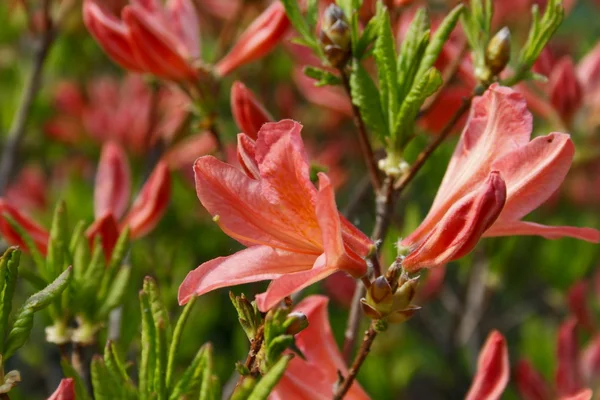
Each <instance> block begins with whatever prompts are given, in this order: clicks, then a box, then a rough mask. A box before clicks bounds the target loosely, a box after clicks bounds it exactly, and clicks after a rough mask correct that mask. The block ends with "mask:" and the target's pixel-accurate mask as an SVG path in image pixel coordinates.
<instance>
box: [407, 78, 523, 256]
mask: <svg viewBox="0 0 600 400" xmlns="http://www.w3.org/2000/svg"><path fill="white" fill-rule="evenodd" d="M531 129H532V116H531V113H530V112H529V111H528V110H527V103H526V102H525V99H524V98H523V96H522V95H521V94H520V93H518V92H516V91H515V90H513V89H510V88H506V87H502V86H498V85H497V84H493V85H492V86H490V88H489V89H488V90H487V91H486V92H485V93H484V95H483V96H481V97H478V98H475V99H474V100H473V105H472V107H471V113H470V115H469V119H468V121H467V125H466V127H465V129H464V131H463V133H462V135H461V138H460V140H459V142H458V144H457V145H456V149H455V150H454V154H453V155H452V159H451V160H450V163H449V164H448V169H447V170H446V174H445V175H444V179H443V180H442V183H441V185H440V188H439V189H438V192H437V195H436V197H435V200H434V201H433V205H432V206H431V209H430V211H429V214H428V215H427V217H426V218H425V220H424V221H423V223H421V225H420V226H419V228H418V229H417V230H415V232H413V233H412V234H411V235H410V236H409V237H408V238H406V239H405V240H404V241H403V244H404V245H414V244H415V243H417V242H419V241H421V240H422V239H423V237H425V236H426V235H427V234H428V233H429V232H430V231H431V230H432V229H433V226H434V225H435V224H436V223H437V222H438V221H439V220H441V218H442V216H443V215H444V214H446V212H447V211H448V209H449V208H450V207H452V205H453V204H455V203H456V202H457V201H459V199H460V198H462V197H464V196H465V195H466V194H467V193H468V192H470V191H471V190H472V188H473V186H474V185H477V184H478V183H479V182H483V181H484V180H485V179H486V177H487V176H488V174H489V173H490V172H491V171H492V170H494V169H495V168H494V167H493V166H492V163H493V162H494V161H495V160H497V159H498V158H499V157H502V156H503V155H504V154H507V153H509V152H511V151H513V150H515V149H518V148H519V147H522V146H525V145H526V144H527V143H528V142H529V137H530V135H531Z"/></svg>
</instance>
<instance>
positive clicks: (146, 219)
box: [122, 161, 171, 239]
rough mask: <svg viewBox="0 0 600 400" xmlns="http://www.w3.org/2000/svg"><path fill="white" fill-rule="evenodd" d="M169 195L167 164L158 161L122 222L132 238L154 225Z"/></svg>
mask: <svg viewBox="0 0 600 400" xmlns="http://www.w3.org/2000/svg"><path fill="white" fill-rule="evenodd" d="M170 196H171V175H170V173H169V169H168V167H167V164H166V163H165V162H164V161H160V162H159V163H158V164H157V165H156V168H154V171H153V172H152V175H150V177H149V178H148V180H147V181H146V183H145V184H144V187H143V188H142V190H141V191H140V194H139V195H138V197H137V198H136V200H135V201H134V203H133V205H132V206H131V209H130V210H129V213H128V214H127V216H126V217H125V219H124V221H123V223H122V227H125V226H129V228H130V229H131V238H132V239H136V238H139V237H142V236H144V235H145V234H147V233H148V232H150V231H151V230H152V229H153V228H154V227H155V226H156V224H157V223H158V221H159V220H160V218H161V217H162V215H163V214H164V212H165V210H166V209H167V205H168V204H169V198H170Z"/></svg>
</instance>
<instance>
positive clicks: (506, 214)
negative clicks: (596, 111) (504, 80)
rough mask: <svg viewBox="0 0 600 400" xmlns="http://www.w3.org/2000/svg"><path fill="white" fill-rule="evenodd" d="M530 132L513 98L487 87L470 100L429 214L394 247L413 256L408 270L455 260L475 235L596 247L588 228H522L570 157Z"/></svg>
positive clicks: (567, 146) (557, 141)
mask: <svg viewBox="0 0 600 400" xmlns="http://www.w3.org/2000/svg"><path fill="white" fill-rule="evenodd" d="M531 129H532V117H531V114H530V113H529V111H528V110H527V108H526V103H525V100H524V98H523V97H522V95H521V94H519V93H518V92H516V91H514V90H512V89H509V88H505V87H500V86H498V85H496V84H494V85H492V86H491V87H490V88H489V89H488V90H487V91H486V93H485V94H484V95H483V96H481V97H479V98H476V99H474V100H473V106H472V109H471V114H470V117H469V120H468V122H467V126H466V127H465V129H464V131H463V133H462V135H461V138H460V140H459V142H458V144H457V146H456V149H455V151H454V154H453V156H452V159H451V161H450V164H449V165H448V169H447V170H446V174H445V175H444V179H443V180H442V183H441V185H440V188H439V190H438V193H437V195H436V197H435V200H434V202H433V205H432V206H431V209H430V211H429V214H428V215H427V217H426V218H425V220H424V221H423V222H422V223H421V225H420V226H419V227H418V228H417V229H416V230H415V231H414V232H413V233H412V234H411V235H409V236H408V237H407V238H406V239H404V240H403V241H402V242H401V245H402V246H405V247H408V248H410V249H412V250H413V251H412V252H411V253H410V254H409V255H408V256H407V257H406V258H405V260H404V264H403V265H404V267H405V268H406V269H407V270H409V271H413V270H416V269H419V268H422V267H427V266H435V265H441V264H444V263H446V262H448V261H451V260H455V259H457V258H459V257H462V256H463V255H465V254H467V253H469V252H470V251H471V250H472V249H473V247H474V246H475V245H476V244H477V241H478V238H479V237H480V236H484V237H489V236H509V235H540V236H543V237H545V238H547V239H557V238H561V237H574V238H578V239H582V240H587V241H590V242H598V241H600V232H598V231H597V230H595V229H591V228H575V227H569V226H546V225H540V224H537V223H533V222H527V221H521V218H522V217H524V216H525V215H527V214H528V213H530V212H531V211H532V210H534V209H535V208H537V207H538V206H539V205H540V204H542V203H543V202H544V201H545V200H546V199H548V197H550V195H552V193H554V192H555V191H556V189H557V188H558V187H559V185H560V183H561V182H562V181H563V180H564V178H565V175H566V174H567V171H568V170H569V167H570V165H571V161H572V159H573V154H574V151H575V150H574V146H573V143H572V141H571V139H570V137H569V135H567V134H564V133H550V134H549V135H546V136H541V137H536V138H535V139H533V140H530V135H531ZM503 188H504V190H505V196H503V194H504V193H503V192H504V190H503Z"/></svg>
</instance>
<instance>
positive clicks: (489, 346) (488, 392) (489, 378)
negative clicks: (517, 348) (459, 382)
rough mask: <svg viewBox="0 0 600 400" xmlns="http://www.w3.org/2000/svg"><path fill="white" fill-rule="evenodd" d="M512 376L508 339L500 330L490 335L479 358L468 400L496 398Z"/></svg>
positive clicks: (491, 399) (492, 399)
mask: <svg viewBox="0 0 600 400" xmlns="http://www.w3.org/2000/svg"><path fill="white" fill-rule="evenodd" d="M509 376H510V365H509V363H508V350H507V349H506V340H504V336H502V334H500V332H498V331H493V332H491V333H490V335H489V336H488V338H487V340H486V341H485V344H484V345H483V348H482V349H481V352H480V353H479V359H478V360H477V372H476V373H475V378H473V383H472V384H471V389H469V393H468V394H467V396H466V397H465V399H466V400H496V399H499V398H500V396H501V395H502V392H504V388H505V387H506V384H507V383H508V379H509Z"/></svg>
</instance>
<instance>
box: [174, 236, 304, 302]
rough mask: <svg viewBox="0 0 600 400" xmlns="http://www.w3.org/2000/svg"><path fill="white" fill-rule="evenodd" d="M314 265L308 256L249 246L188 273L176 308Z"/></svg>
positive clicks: (267, 247) (181, 287) (180, 287)
mask: <svg viewBox="0 0 600 400" xmlns="http://www.w3.org/2000/svg"><path fill="white" fill-rule="evenodd" d="M314 261H315V257H314V256H312V255H309V254H300V253H293V252H289V251H284V250H279V249H274V248H272V247H269V246H252V247H249V248H247V249H245V250H242V251H238V252H237V253H235V254H233V255H231V256H229V257H219V258H215V259H214V260H210V261H207V262H205V263H204V264H202V265H200V266H199V267H198V268H196V269H195V270H193V271H190V272H189V273H188V275H187V276H186V277H185V279H184V281H183V283H182V284H181V285H180V286H179V293H178V300H179V304H185V303H187V301H188V300H189V299H190V298H191V297H192V296H194V295H196V296H199V295H201V294H204V293H207V292H210V291H211V290H214V289H218V288H222V287H227V286H234V285H239V284H242V283H248V282H258V281H263V280H267V279H275V278H277V277H279V276H281V275H282V274H289V273H293V272H297V271H302V270H305V269H308V268H310V267H311V266H312V264H313V263H314Z"/></svg>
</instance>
